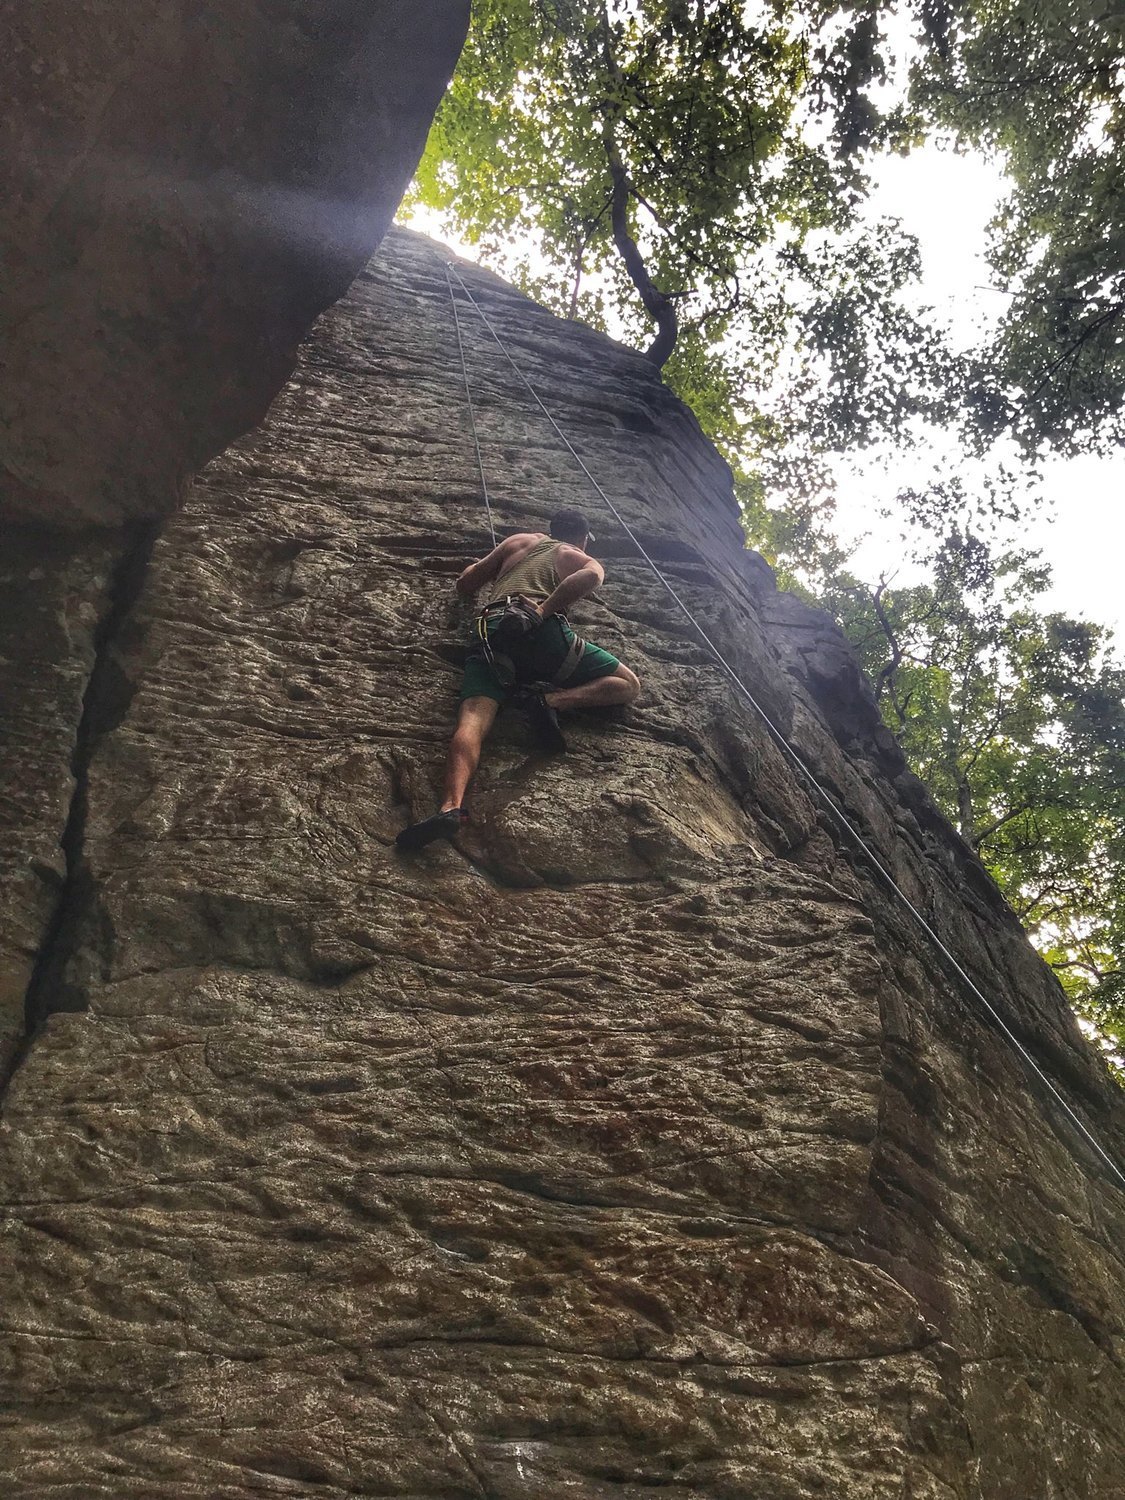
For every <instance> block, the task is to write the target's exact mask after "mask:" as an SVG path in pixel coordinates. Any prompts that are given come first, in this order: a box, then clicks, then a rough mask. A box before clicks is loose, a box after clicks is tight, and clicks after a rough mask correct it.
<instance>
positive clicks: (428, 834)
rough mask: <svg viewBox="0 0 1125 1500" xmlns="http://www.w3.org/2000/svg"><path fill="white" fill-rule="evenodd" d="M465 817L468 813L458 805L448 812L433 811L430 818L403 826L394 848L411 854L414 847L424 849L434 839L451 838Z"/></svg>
mask: <svg viewBox="0 0 1125 1500" xmlns="http://www.w3.org/2000/svg"><path fill="white" fill-rule="evenodd" d="M467 817H468V813H465V812H462V810H461V809H460V808H459V807H452V808H450V810H449V811H448V812H438V813H434V815H433V817H432V818H423V819H422V821H421V822H420V823H411V825H410V827H409V828H404V829H403V830H402V832H401V833H400V834H399V835H398V836H397V838H396V839H395V848H396V849H402V850H403V851H404V852H406V853H407V854H413V853H414V851H415V850H416V849H424V848H425V847H426V845H427V844H432V843H433V842H434V840H435V839H451V838H452V837H453V835H454V834H455V833H457V832H458V831H459V829H460V827H461V824H462V823H463V822H465V820H466V818H467Z"/></svg>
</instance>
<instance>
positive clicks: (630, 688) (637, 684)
mask: <svg viewBox="0 0 1125 1500" xmlns="http://www.w3.org/2000/svg"><path fill="white" fill-rule="evenodd" d="M613 675H614V677H616V678H618V679H620V680H621V681H622V682H624V683H625V684H626V688H625V689H623V690H622V697H621V700H620V701H621V702H622V703H635V702H636V700H637V696H638V694H639V693H640V691H641V679H640V678H639V677H638V676H637V674H636V672H633V671H630V669H629V668H628V667H626V666H624V665H619V666H618V668H617V670H616V671H615V672H614V674H613Z"/></svg>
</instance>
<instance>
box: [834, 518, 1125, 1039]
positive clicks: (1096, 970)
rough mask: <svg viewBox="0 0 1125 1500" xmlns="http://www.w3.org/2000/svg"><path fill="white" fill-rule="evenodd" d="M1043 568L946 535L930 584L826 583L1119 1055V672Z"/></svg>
mask: <svg viewBox="0 0 1125 1500" xmlns="http://www.w3.org/2000/svg"><path fill="white" fill-rule="evenodd" d="M1048 577H1049V575H1048V571H1047V569H1045V568H1044V567H1043V566H1042V565H1041V564H1040V563H1039V561H1038V559H1037V558H1035V557H1033V556H1030V555H1028V554H1021V553H1009V554H1007V555H1004V556H1002V557H999V558H997V559H995V560H994V559H992V558H991V557H990V556H989V553H988V551H987V549H986V548H985V547H984V546H983V545H982V544H981V543H980V542H979V541H977V540H975V539H974V538H973V537H971V536H968V535H965V534H959V533H952V534H951V535H950V536H949V537H947V539H946V540H945V542H944V543H943V545H942V546H941V548H940V549H939V550H938V553H937V555H936V557H935V559H934V568H933V581H932V582H930V583H925V584H919V585H916V586H914V587H909V588H899V589H895V588H893V587H890V586H888V585H886V584H881V585H880V586H879V587H877V588H874V589H871V588H868V587H866V586H864V585H863V584H861V583H859V582H858V580H856V579H854V578H851V577H849V576H848V575H847V574H846V573H845V572H843V571H839V572H837V574H836V575H835V576H834V578H833V579H832V580H831V582H830V585H829V587H828V589H827V596H828V597H827V602H828V603H829V604H830V605H831V606H832V607H833V608H834V609H835V610H836V612H837V614H838V616H839V618H840V619H841V621H842V623H843V625H844V628H845V630H846V631H847V634H848V636H849V637H850V639H851V641H852V643H853V645H854V646H855V648H856V650H857V651H858V653H859V655H860V659H861V662H862V664H863V666H864V668H865V670H866V672H867V674H868V676H869V677H870V679H871V681H872V684H873V685H874V688H875V692H876V697H877V698H878V701H879V705H880V707H881V709H882V712H883V717H884V719H885V720H886V722H887V724H888V725H889V726H890V728H891V729H892V730H893V731H894V733H895V735H896V737H897V738H898V740H899V742H900V744H901V745H902V747H903V749H904V751H905V752H906V755H907V757H908V759H909V761H910V763H911V765H912V767H913V768H914V770H915V771H916V772H917V773H918V775H919V776H921V777H922V779H923V780H924V781H925V782H926V785H927V786H928V787H929V789H930V791H931V792H932V793H933V795H934V797H935V799H936V801H937V802H938V804H939V805H940V806H941V807H942V809H943V810H944V811H945V812H946V814H947V815H948V816H949V818H950V819H951V820H952V822H953V823H954V824H955V825H956V827H957V828H958V830H959V832H960V833H961V835H962V837H963V838H964V839H965V840H966V842H967V843H969V844H970V845H971V846H972V847H973V849H975V850H976V852H977V853H978V854H979V856H980V858H981V859H982V860H983V862H984V864H985V865H986V867H987V868H988V870H989V872H990V874H991V875H992V876H993V878H994V879H995V880H996V882H997V884H998V885H999V886H1000V888H1001V890H1002V891H1003V892H1004V894H1005V896H1006V897H1007V899H1008V901H1009V902H1010V904H1011V905H1012V907H1013V909H1014V910H1015V912H1016V914H1017V915H1018V916H1019V917H1020V919H1021V921H1023V923H1024V924H1025V926H1026V927H1027V929H1028V931H1029V933H1030V934H1031V936H1032V937H1033V939H1034V940H1035V942H1036V944H1037V946H1038V947H1039V948H1040V951H1041V952H1042V953H1043V955H1044V957H1045V958H1046V959H1047V961H1048V962H1049V963H1050V964H1051V965H1052V967H1053V968H1054V969H1055V971H1056V973H1057V974H1058V975H1059V978H1060V980H1061V981H1062V984H1063V986H1064V988H1065V989H1066V990H1067V993H1068V994H1069V996H1070V997H1071V999H1072V1001H1073V1002H1074V1004H1075V1006H1076V1007H1077V1009H1078V1010H1079V1012H1080V1013H1081V1014H1083V1015H1085V1016H1087V1017H1088V1018H1089V1019H1090V1020H1091V1021H1092V1022H1094V1023H1095V1024H1096V1025H1097V1027H1098V1028H1099V1030H1100V1031H1101V1032H1102V1034H1103V1035H1104V1036H1106V1037H1108V1038H1109V1039H1111V1041H1112V1043H1113V1044H1114V1045H1115V1046H1116V1047H1117V1048H1118V1049H1125V878H1123V876H1122V870H1123V869H1125V701H1123V700H1125V668H1123V667H1122V665H1121V663H1120V662H1118V661H1117V660H1115V659H1114V658H1113V657H1112V656H1111V655H1109V654H1108V651H1107V633H1106V632H1105V631H1104V630H1102V629H1101V628H1100V627H1098V626H1096V625H1091V624H1088V623H1087V622H1085V621H1081V620H1072V619H1068V618H1067V617H1065V616H1063V615H1060V614H1055V613H1050V612H1041V611H1040V610H1039V609H1038V608H1037V604H1036V601H1037V599H1038V598H1039V597H1040V596H1041V594H1042V593H1043V591H1044V589H1045V588H1046V587H1047V583H1048Z"/></svg>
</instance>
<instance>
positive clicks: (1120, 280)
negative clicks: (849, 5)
mask: <svg viewBox="0 0 1125 1500" xmlns="http://www.w3.org/2000/svg"><path fill="white" fill-rule="evenodd" d="M922 14H923V17H924V19H925V21H926V33H927V37H928V43H929V45H928V47H927V48H926V49H925V51H924V52H923V54H922V56H921V59H920V60H919V61H918V63H917V64H916V65H915V67H914V73H913V85H912V93H913V101H914V106H915V110H916V119H915V124H916V128H923V129H924V128H933V127H934V126H946V127H949V128H951V129H952V130H953V131H955V132H956V134H957V136H958V137H959V138H960V139H961V140H962V141H963V142H966V143H968V144H971V145H974V146H978V147H980V148H982V149H984V150H986V151H988V152H989V153H990V154H994V155H997V156H999V157H1000V159H1001V160H1002V161H1003V163H1004V165H1005V168H1006V171H1007V175H1008V180H1009V183H1010V191H1009V193H1008V196H1007V198H1006V199H1005V201H1004V202H1003V203H1002V205H1001V207H1000V210H999V213H998V215H997V218H996V220H995V222H994V224H993V232H992V244H991V255H990V259H991V262H992V265H993V268H994V270H995V272H996V275H997V278H998V284H999V285H1000V286H1001V287H1003V288H1005V289H1006V290H1007V291H1009V292H1010V293H1011V304H1010V307H1009V309H1008V311H1007V314H1006V315H1005V317H1004V318H1003V320H1002V323H1001V327H1000V332H999V336H998V339H997V341H996V343H995V346H994V347H993V348H991V349H990V350H988V351H986V357H985V359H984V360H983V361H982V365H981V369H980V371H979V373H978V377H977V380H976V382H975V384H974V388H973V395H974V397H975V403H976V408H977V411H978V413H979V415H980V417H981V419H982V423H983V426H984V428H985V431H986V432H995V431H998V430H1003V429H1009V430H1011V431H1013V432H1014V433H1015V434H1016V435H1017V436H1018V437H1019V438H1021V439H1022V441H1023V442H1024V443H1025V445H1026V446H1027V447H1029V448H1035V447H1036V446H1037V445H1038V444H1040V443H1041V442H1043V441H1046V442H1049V443H1051V444H1052V445H1053V446H1055V447H1058V448H1063V449H1067V448H1070V449H1073V448H1079V447H1087V446H1091V445H1106V444H1110V443H1118V442H1120V441H1121V440H1122V438H1123V437H1125V418H1123V412H1125V10H1123V9H1122V7H1121V5H1120V4H1113V3H1111V0H987V3H982V0H964V3H960V4H948V3H943V0H936V3H934V0H925V5H924V8H923V12H922Z"/></svg>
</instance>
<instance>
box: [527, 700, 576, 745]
mask: <svg viewBox="0 0 1125 1500" xmlns="http://www.w3.org/2000/svg"><path fill="white" fill-rule="evenodd" d="M520 707H521V708H522V709H523V711H524V713H525V714H526V715H527V717H528V720H529V722H530V724H531V730H532V733H533V734H534V735H535V738H536V739H537V740H538V742H539V748H540V750H542V751H543V752H544V754H546V755H565V754H566V740H565V739H564V737H563V732H562V730H561V729H560V728H559V716H558V714H557V713H556V712H555V710H554V709H553V708H552V707H551V705H550V704H549V703H548V702H547V700H546V698H544V696H543V694H542V693H525V694H524V695H523V696H522V698H521V700H520Z"/></svg>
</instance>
